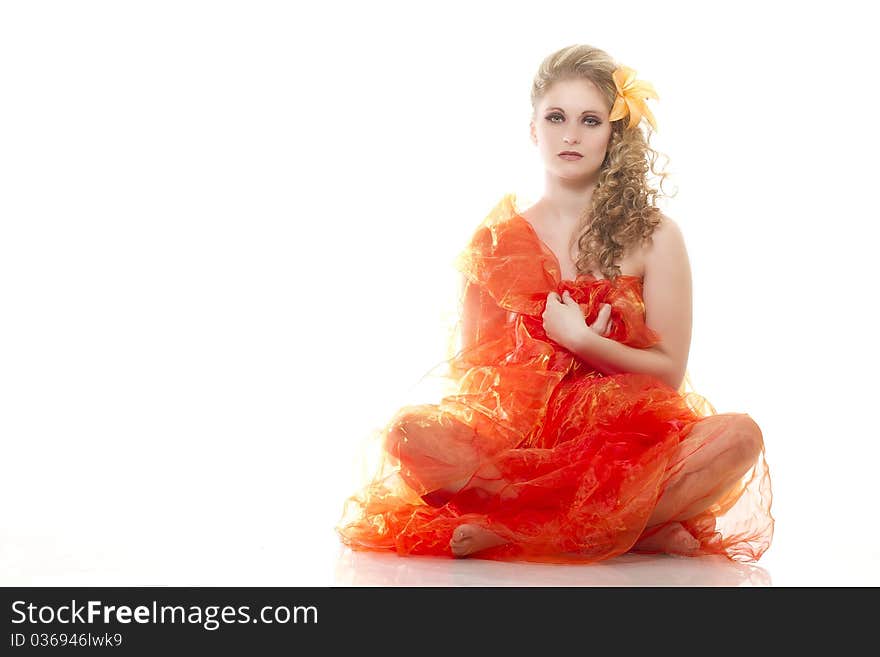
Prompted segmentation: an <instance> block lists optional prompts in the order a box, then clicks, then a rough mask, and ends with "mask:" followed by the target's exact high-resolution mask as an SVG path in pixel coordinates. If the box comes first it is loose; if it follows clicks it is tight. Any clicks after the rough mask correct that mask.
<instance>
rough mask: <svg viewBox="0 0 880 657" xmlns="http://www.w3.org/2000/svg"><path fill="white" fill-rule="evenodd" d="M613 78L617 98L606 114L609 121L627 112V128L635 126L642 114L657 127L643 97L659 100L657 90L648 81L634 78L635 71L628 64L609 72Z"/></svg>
mask: <svg viewBox="0 0 880 657" xmlns="http://www.w3.org/2000/svg"><path fill="white" fill-rule="evenodd" d="M611 76H612V77H613V78H614V85H615V86H616V87H617V98H616V99H615V100H614V106H613V107H612V108H611V114H610V115H609V116H608V119H609V120H610V121H616V120H617V119H622V118H623V117H625V116H626V115H627V114H629V126H627V127H629V128H632V127H633V126H637V125H638V124H639V121H641V120H642V116H643V115H644V117H645V118H646V119H648V122H649V123H650V124H651V125H652V126H653V127H654V130H656V129H657V122H656V121H655V120H654V115H653V114H651V110H649V109H648V106H647V104H645V99H647V98H654V99H655V100H660V97H659V96H658V95H657V92H656V91H654V87H653V86H652V85H651V83H650V82H645V81H643V80H636V72H635V71H634V70H633V69H631V68H629V67H628V66H620V67H619V68H618V69H617V70H616V71H614V73H612V74H611Z"/></svg>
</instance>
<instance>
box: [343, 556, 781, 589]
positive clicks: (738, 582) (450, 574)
mask: <svg viewBox="0 0 880 657" xmlns="http://www.w3.org/2000/svg"><path fill="white" fill-rule="evenodd" d="M334 585H335V586H772V582H771V579H770V573H769V572H767V571H766V570H765V569H764V568H761V567H760V566H758V565H755V564H746V563H739V562H735V561H730V560H728V559H725V558H724V557H714V556H713V557H676V556H668V555H644V554H625V555H622V556H620V557H617V558H615V559H610V560H608V561H604V562H600V563H595V564H586V565H583V566H581V565H568V564H565V565H560V564H534V563H508V562H500V561H489V560H485V559H448V558H444V557H421V556H420V557H399V556H397V555H396V554H393V553H384V552H360V551H353V550H351V549H349V548H345V547H341V548H340V554H339V558H338V560H337V562H336V571H335V581H334Z"/></svg>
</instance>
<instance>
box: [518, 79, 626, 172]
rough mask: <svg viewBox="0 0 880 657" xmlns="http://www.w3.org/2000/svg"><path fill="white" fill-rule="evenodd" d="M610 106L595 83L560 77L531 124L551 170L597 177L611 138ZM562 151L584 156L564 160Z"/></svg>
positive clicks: (532, 132) (540, 103)
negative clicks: (561, 155) (561, 154)
mask: <svg viewBox="0 0 880 657" xmlns="http://www.w3.org/2000/svg"><path fill="white" fill-rule="evenodd" d="M610 111H611V108H610V107H607V106H606V104H605V99H604V98H603V96H602V94H601V93H600V92H599V89H598V88H597V87H596V85H595V84H593V82H591V81H590V80H586V79H576V80H559V81H557V82H555V83H553V84H552V85H551V86H550V87H549V88H548V89H547V91H546V92H545V93H544V97H543V98H541V100H540V101H539V102H538V107H537V108H536V112H535V117H534V119H533V120H532V121H531V123H530V130H531V136H532V142H534V143H535V144H536V145H537V146H538V152H539V153H540V155H541V159H542V160H543V161H544V166H545V168H546V169H547V171H548V172H549V173H552V174H554V175H556V176H558V177H560V178H564V179H567V180H576V181H579V180H584V181H591V180H595V179H596V178H597V177H598V174H599V168H600V167H601V166H602V162H603V161H604V160H605V154H606V152H607V150H608V141H609V139H610V138H611V122H610V121H608V114H609V112H610ZM563 151H575V152H577V153H580V154H581V155H582V157H580V158H576V159H565V158H564V157H560V155H559V154H560V153H562V152H563Z"/></svg>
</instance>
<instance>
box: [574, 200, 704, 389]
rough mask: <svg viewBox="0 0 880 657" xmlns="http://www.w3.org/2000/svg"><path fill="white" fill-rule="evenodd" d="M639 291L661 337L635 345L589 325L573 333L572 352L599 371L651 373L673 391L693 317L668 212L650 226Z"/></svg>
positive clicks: (686, 265)
mask: <svg viewBox="0 0 880 657" xmlns="http://www.w3.org/2000/svg"><path fill="white" fill-rule="evenodd" d="M642 292H643V294H642V296H643V298H644V301H645V323H646V324H647V325H648V327H649V328H651V329H653V330H654V331H656V332H657V333H659V334H660V338H661V342H660V343H658V344H656V345H654V346H653V347H650V348H647V349H636V348H634V347H629V346H627V345H625V344H621V343H619V342H615V341H614V340H610V339H608V338H604V337H602V336H601V335H599V334H598V333H596V332H595V331H593V330H591V329H589V328H588V327H587V328H586V330H585V331H584V332H583V333H581V334H580V335H579V336H578V339H577V340H576V341H575V343H574V344H573V345H572V349H571V350H572V351H573V352H574V353H575V355H577V356H578V357H580V358H581V359H583V360H584V361H585V362H587V363H588V364H589V365H590V366H592V367H593V368H595V369H597V370H599V371H600V372H602V373H603V374H617V373H619V372H639V373H645V374H652V375H653V376H656V377H657V378H659V379H661V380H662V381H664V382H666V383H668V384H669V385H670V386H671V387H673V388H675V389H676V390H677V389H678V387H679V386H680V385H681V382H682V380H683V379H684V374H685V370H686V368H687V361H688V353H689V351H690V345H691V329H692V322H693V308H692V294H693V292H692V281H691V267H690V261H689V259H688V254H687V249H686V247H685V242H684V236H683V235H682V233H681V229H680V228H679V227H678V224H676V223H675V222H673V221H672V219H670V218H669V217H666V216H664V217H663V220H662V221H661V222H660V224H658V226H657V227H656V228H655V229H654V233H653V243H652V244H651V246H650V247H649V248H648V250H647V252H646V255H645V276H644V281H643V288H642Z"/></svg>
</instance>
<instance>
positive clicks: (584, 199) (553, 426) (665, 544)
mask: <svg viewBox="0 0 880 657" xmlns="http://www.w3.org/2000/svg"><path fill="white" fill-rule="evenodd" d="M648 98H654V99H656V98H657V95H656V93H655V92H654V89H653V87H652V86H651V85H650V84H648V83H646V82H643V81H640V80H637V79H636V72H635V71H633V70H632V69H629V68H628V67H625V66H620V65H618V64H616V63H615V62H614V61H613V60H612V59H611V58H610V57H609V56H608V55H607V54H606V53H605V52H603V51H602V50H599V49H597V48H593V47H590V46H586V45H575V46H570V47H567V48H563V49H561V50H559V51H557V52H555V53H553V54H551V55H550V56H548V57H547V58H546V59H545V60H544V61H543V62H542V64H541V66H540V68H539V71H538V73H537V75H536V77H535V80H534V84H533V87H532V94H531V99H532V107H533V115H532V121H531V124H530V132H531V139H532V141H533V143H534V144H535V146H536V147H537V150H538V152H539V154H540V157H541V159H542V161H543V163H544V167H545V185H544V193H543V196H542V197H541V198H540V200H539V201H538V202H536V203H535V204H534V205H532V206H531V207H529V208H526V209H522V210H521V209H519V208H518V207H517V205H516V197H515V196H514V195H513V194H506V195H505V196H504V197H503V198H502V199H501V201H500V202H499V203H498V204H497V205H496V207H495V208H494V209H493V210H492V211H491V212H490V213H489V215H488V216H487V217H486V218H485V219H484V221H483V222H482V223H481V224H480V226H479V227H478V228H477V229H476V231H475V232H474V234H473V237H472V239H471V241H470V243H469V244H468V245H467V247H466V248H465V249H464V251H463V252H462V253H461V254H460V255H459V257H458V259H457V261H456V263H457V265H458V267H459V269H460V271H461V272H462V274H463V279H462V281H463V288H462V297H461V321H460V325H459V326H460V331H459V336H460V343H459V346H460V349H459V350H458V352H457V353H456V354H455V356H454V357H453V358H451V359H450V361H449V365H450V370H449V371H450V377H451V378H452V381H454V383H455V386H454V389H455V393H454V394H451V395H448V396H446V397H444V398H443V399H442V400H440V401H439V403H437V404H422V405H413V406H406V407H404V408H402V409H400V411H399V412H398V413H397V414H396V415H395V417H394V418H393V419H392V420H391V421H390V422H389V423H388V425H387V426H386V427H385V428H384V430H383V432H382V440H383V445H384V450H385V456H386V457H387V458H386V460H385V461H384V462H383V464H382V466H381V468H380V470H379V472H378V473H377V475H376V477H375V479H374V480H373V481H372V483H371V484H370V485H369V486H367V487H366V488H365V489H364V490H363V491H361V492H360V493H358V494H357V495H355V496H352V497H351V498H350V499H349V500H348V503H347V505H346V509H345V512H344V515H343V519H342V521H341V522H340V523H339V525H338V526H337V531H338V533H339V535H340V537H341V539H342V540H343V542H344V543H346V544H347V545H349V546H351V547H352V548H353V549H366V550H394V551H396V552H398V553H401V554H435V555H441V554H445V555H449V556H455V557H466V556H476V557H479V558H487V559H512V560H527V561H547V562H575V563H583V562H592V561H598V560H601V559H607V558H610V557H613V556H617V555H619V554H622V553H624V552H627V551H637V552H667V553H674V554H680V555H702V554H721V555H725V556H727V557H729V558H731V559H738V560H757V559H759V558H760V556H761V555H762V554H763V553H764V552H765V551H766V549H767V548H768V547H769V545H770V542H771V540H772V534H773V522H774V521H773V518H772V516H771V514H770V504H771V497H772V496H771V490H770V479H769V472H768V468H767V464H766V461H765V460H764V443H763V436H762V434H761V430H760V428H759V427H758V425H757V424H756V423H755V421H754V420H753V419H752V418H751V417H750V416H749V415H748V414H746V413H724V414H718V413H716V412H715V411H714V409H713V408H712V407H711V405H710V404H709V403H708V402H707V401H706V400H705V399H703V398H702V397H700V396H699V395H697V394H696V393H693V392H690V393H685V386H684V384H683V381H684V380H685V377H686V371H687V370H686V367H687V360H688V351H689V348H690V341H691V320H692V312H691V271H690V265H689V262H688V255H687V250H686V248H685V241H684V238H683V236H682V233H681V230H680V228H679V226H678V225H677V224H676V223H675V222H674V221H673V220H672V219H671V218H670V217H668V216H665V215H664V214H663V213H662V212H661V211H660V210H659V209H658V208H657V207H656V206H655V205H654V199H655V197H656V195H657V192H656V190H654V189H652V188H651V187H650V186H649V185H648V182H647V180H646V174H647V173H648V171H649V170H651V171H653V164H654V161H655V159H656V157H655V156H656V152H655V151H653V149H651V148H650V146H649V145H648V141H647V139H646V136H645V132H643V129H644V130H645V131H647V133H648V134H650V128H649V127H648V126H643V123H645V122H646V123H647V124H649V125H650V126H652V127H655V128H656V125H655V121H654V117H653V116H652V114H651V112H650V110H649V109H648V107H647V104H646V102H645V101H646V99H648ZM643 119H644V121H643ZM652 156H654V157H652ZM655 173H656V172H655ZM661 175H665V174H661Z"/></svg>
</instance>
